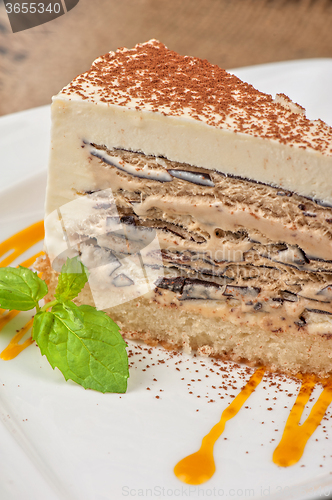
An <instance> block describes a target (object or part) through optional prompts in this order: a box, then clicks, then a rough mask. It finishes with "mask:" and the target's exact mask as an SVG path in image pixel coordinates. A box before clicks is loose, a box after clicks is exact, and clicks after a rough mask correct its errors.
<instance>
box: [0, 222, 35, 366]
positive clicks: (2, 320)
mask: <svg viewBox="0 0 332 500" xmlns="http://www.w3.org/2000/svg"><path fill="white" fill-rule="evenodd" d="M43 239H44V221H39V222H36V223H35V224H32V225H31V226H29V227H27V228H25V229H23V230H22V231H20V232H18V233H16V234H14V235H13V236H11V237H10V238H8V239H7V240H5V241H4V242H2V243H0V257H3V256H4V255H6V254H8V253H9V252H10V253H9V255H7V256H6V257H4V258H3V259H2V260H1V261H0V267H6V266H8V265H9V264H11V263H12V262H13V261H14V260H15V259H17V258H18V257H19V256H20V255H22V254H23V253H24V252H25V251H26V250H28V249H29V248H31V247H32V246H33V245H35V244H36V243H38V242H39V241H41V240H43ZM42 254H43V252H38V253H36V254H35V255H33V256H32V257H29V258H28V259H26V260H24V261H23V262H21V265H22V266H24V267H30V266H31V265H32V264H33V263H34V262H35V260H36V259H37V257H39V256H40V255H42ZM19 312H20V311H9V312H7V313H6V311H5V310H4V309H0V314H1V316H0V331H1V330H2V329H3V328H4V327H5V326H6V325H7V323H9V321H11V320H12V319H14V318H15V316H17V315H18V314H19ZM32 323H33V318H32V319H30V320H29V321H28V322H27V324H26V325H25V326H24V327H23V328H21V330H20V331H19V332H18V333H17V334H16V335H15V336H14V337H13V338H12V340H11V341H10V343H9V344H8V346H7V347H6V349H4V350H3V351H2V353H1V354H0V357H1V358H2V359H4V360H10V359H13V358H15V357H16V356H17V355H18V354H19V353H20V352H22V351H23V349H25V348H26V347H28V346H29V345H31V344H32V343H33V340H32V338H31V337H30V338H28V339H27V340H26V341H25V342H23V343H22V344H19V342H20V340H22V338H23V336H24V335H25V334H26V333H27V331H28V330H29V329H30V328H31V326H32Z"/></svg>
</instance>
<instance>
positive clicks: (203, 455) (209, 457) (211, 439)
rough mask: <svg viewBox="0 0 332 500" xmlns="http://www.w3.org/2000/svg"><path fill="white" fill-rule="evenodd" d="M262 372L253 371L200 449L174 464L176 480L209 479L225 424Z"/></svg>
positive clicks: (189, 481)
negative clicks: (214, 452) (214, 454)
mask: <svg viewBox="0 0 332 500" xmlns="http://www.w3.org/2000/svg"><path fill="white" fill-rule="evenodd" d="M264 372H265V369H264V368H259V369H258V370H256V371H255V373H254V374H253V375H252V376H251V377H250V379H249V381H248V382H247V384H246V385H245V386H244V387H243V389H242V390H241V392H240V393H239V394H238V395H237V396H236V398H235V399H234V401H232V403H231V404H230V405H229V406H228V407H227V408H226V409H225V410H224V411H223V413H222V415H221V419H220V421H219V422H218V423H217V424H216V425H215V426H214V427H212V429H211V430H210V432H209V433H208V434H207V435H206V436H205V437H204V438H203V440H202V445H201V447H200V449H199V450H198V451H196V453H193V454H192V455H189V456H187V457H185V458H183V459H182V460H180V462H178V463H177V464H176V466H175V467H174V474H175V475H176V477H177V478H178V479H180V480H181V481H183V482H184V483H186V484H202V483H205V482H206V481H208V480H209V479H211V477H212V476H213V474H214V473H215V470H216V466H215V462H214V458H213V448H214V445H215V443H216V441H217V439H219V437H220V436H221V434H222V433H223V431H224V429H225V425H226V422H227V421H228V420H230V419H231V418H233V417H235V415H236V414H237V413H238V412H239V410H240V409H241V407H242V406H243V404H244V403H245V402H246V401H247V399H248V398H249V396H250V395H251V394H252V393H253V392H254V390H255V389H256V387H257V386H258V384H259V383H260V382H261V380H262V378H263V375H264Z"/></svg>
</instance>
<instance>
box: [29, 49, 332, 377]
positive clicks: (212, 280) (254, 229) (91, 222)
mask: <svg viewBox="0 0 332 500" xmlns="http://www.w3.org/2000/svg"><path fill="white" fill-rule="evenodd" d="M52 121H53V125H52V150H51V157H50V165H49V176H48V187H47V200H46V220H45V227H46V239H45V245H46V253H47V259H46V260H45V261H43V262H42V263H39V266H40V268H43V270H44V274H45V277H46V279H47V281H48V282H49V285H50V288H51V290H52V289H53V290H54V286H55V283H56V276H57V272H58V271H59V269H60V268H61V265H62V263H63V262H64V261H65V259H66V257H67V256H73V255H79V256H80V258H81V260H82V262H83V263H84V264H85V265H86V266H87V267H88V268H89V272H90V277H89V286H86V288H85V289H84V290H83V292H82V293H81V295H80V296H79V301H80V302H81V303H91V304H92V305H96V307H98V308H99V309H104V310H105V311H106V312H107V313H108V314H109V315H110V316H111V317H112V318H113V319H114V320H115V321H116V322H117V323H118V324H119V325H120V326H121V328H122V332H123V334H124V336H125V337H127V338H140V339H144V340H145V341H146V342H148V343H152V344H156V343H157V342H159V343H162V344H163V345H165V346H167V347H171V348H173V347H174V348H184V349H185V350H186V351H190V350H192V349H194V350H197V351H198V352H199V353H201V354H205V355H213V356H220V357H225V358H230V359H234V360H237V361H238V360H246V361H248V362H250V363H253V364H254V363H256V364H257V363H263V364H264V365H267V366H269V367H270V368H271V369H278V370H282V371H285V372H291V373H296V372H298V371H301V372H314V373H317V374H321V375H322V374H327V373H330V372H332V359H331V357H332V208H331V207H332V182H331V172H332V130H331V128H330V127H329V126H328V125H326V124H325V123H323V122H322V121H319V120H318V121H310V120H308V119H307V118H306V116H305V112H304V109H303V108H302V107H301V106H299V105H297V104H295V103H293V102H292V101H290V99H288V97H287V96H285V95H283V94H280V95H277V96H276V98H275V99H273V98H272V97H271V96H270V95H267V94H263V93H261V92H259V91H258V90H256V89H254V88H253V87H252V86H251V85H249V84H247V83H244V82H242V81H241V80H240V79H238V78H237V77H236V76H234V75H232V74H230V73H227V72H226V71H224V70H222V69H220V68H219V67H217V66H214V65H212V64H210V63H208V62H207V61H205V60H201V59H197V58H194V57H183V56H180V55H178V54H176V53H175V52H172V51H170V50H168V49H167V48H166V47H165V46H164V45H162V44H161V43H159V42H158V41H156V40H151V41H149V42H147V43H144V44H141V45H137V46H136V47H135V48H133V49H131V50H128V49H125V48H122V49H119V50H118V51H117V52H115V53H114V52H111V53H109V54H106V55H104V56H102V57H100V58H99V59H97V60H96V61H95V62H94V63H93V65H92V67H91V69H90V70H89V71H88V72H87V73H84V74H83V75H80V76H78V77H77V78H75V79H74V80H73V81H72V82H71V83H70V84H69V85H68V86H67V87H65V88H64V89H63V90H62V91H61V92H60V93H59V94H58V95H57V96H55V97H54V99H53V105H52Z"/></svg>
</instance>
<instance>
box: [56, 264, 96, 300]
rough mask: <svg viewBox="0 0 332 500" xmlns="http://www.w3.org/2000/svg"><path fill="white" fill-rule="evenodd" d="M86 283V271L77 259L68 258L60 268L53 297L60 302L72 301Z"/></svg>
mask: <svg viewBox="0 0 332 500" xmlns="http://www.w3.org/2000/svg"><path fill="white" fill-rule="evenodd" d="M87 281H88V273H87V269H86V267H85V266H84V265H83V264H82V262H80V261H79V260H78V257H74V258H72V259H69V258H68V259H67V261H66V263H65V264H64V265H63V266H62V269H61V273H60V275H59V279H58V286H57V288H56V290H55V294H54V296H55V298H56V299H57V300H59V301H61V302H62V301H64V300H72V299H74V298H75V297H77V295H78V294H79V293H80V291H81V290H82V288H83V287H84V285H85V283H86V282H87Z"/></svg>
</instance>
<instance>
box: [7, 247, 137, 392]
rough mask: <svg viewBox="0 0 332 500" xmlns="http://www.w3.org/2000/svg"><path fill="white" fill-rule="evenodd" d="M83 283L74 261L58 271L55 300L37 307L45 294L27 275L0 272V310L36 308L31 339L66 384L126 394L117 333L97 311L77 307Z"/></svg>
mask: <svg viewBox="0 0 332 500" xmlns="http://www.w3.org/2000/svg"><path fill="white" fill-rule="evenodd" d="M87 280H88V274H87V270H86V268H85V266H84V265H83V264H82V263H81V262H80V261H79V260H78V258H77V257H74V258H73V259H67V262H66V263H65V264H64V265H63V267H62V270H61V273H60V275H59V279H58V285H57V288H56V291H55V300H54V301H53V302H49V303H47V304H45V305H44V306H43V307H40V306H39V303H38V301H39V300H41V299H42V298H43V297H44V296H45V295H46V294H47V292H48V288H47V285H46V283H45V282H44V281H43V280H41V279H40V278H39V277H38V276H37V274H36V273H34V272H33V271H31V270H30V269H27V268H23V267H19V268H18V269H16V268H10V267H9V268H3V269H0V307H2V308H4V309H16V310H19V311H27V310H29V309H33V308H34V307H36V309H37V314H36V316H35V318H34V322H33V328H32V338H33V339H34V340H35V341H36V342H37V344H38V346H39V348H40V350H41V353H42V354H43V355H45V356H46V357H47V359H48V361H49V363H50V365H51V366H52V368H53V369H54V368H55V367H57V368H58V369H59V370H60V371H61V372H62V374H63V376H64V377H65V379H66V380H68V379H71V380H73V381H74V382H76V383H78V384H80V385H82V386H83V387H84V388H85V389H94V390H96V391H100V392H118V393H123V392H126V389H127V379H128V376H129V371H128V357H127V352H126V343H125V341H124V340H123V338H122V336H121V334H120V332H119V330H120V329H119V327H118V326H117V324H116V323H114V321H112V320H111V318H110V317H109V316H107V314H105V313H104V312H103V311H98V310H97V309H95V308H94V307H91V306H88V305H82V306H79V307H78V306H77V305H76V304H74V302H72V299H74V298H75V297H77V295H78V294H79V292H80V291H81V289H82V288H83V287H84V285H85V283H86V282H87Z"/></svg>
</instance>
